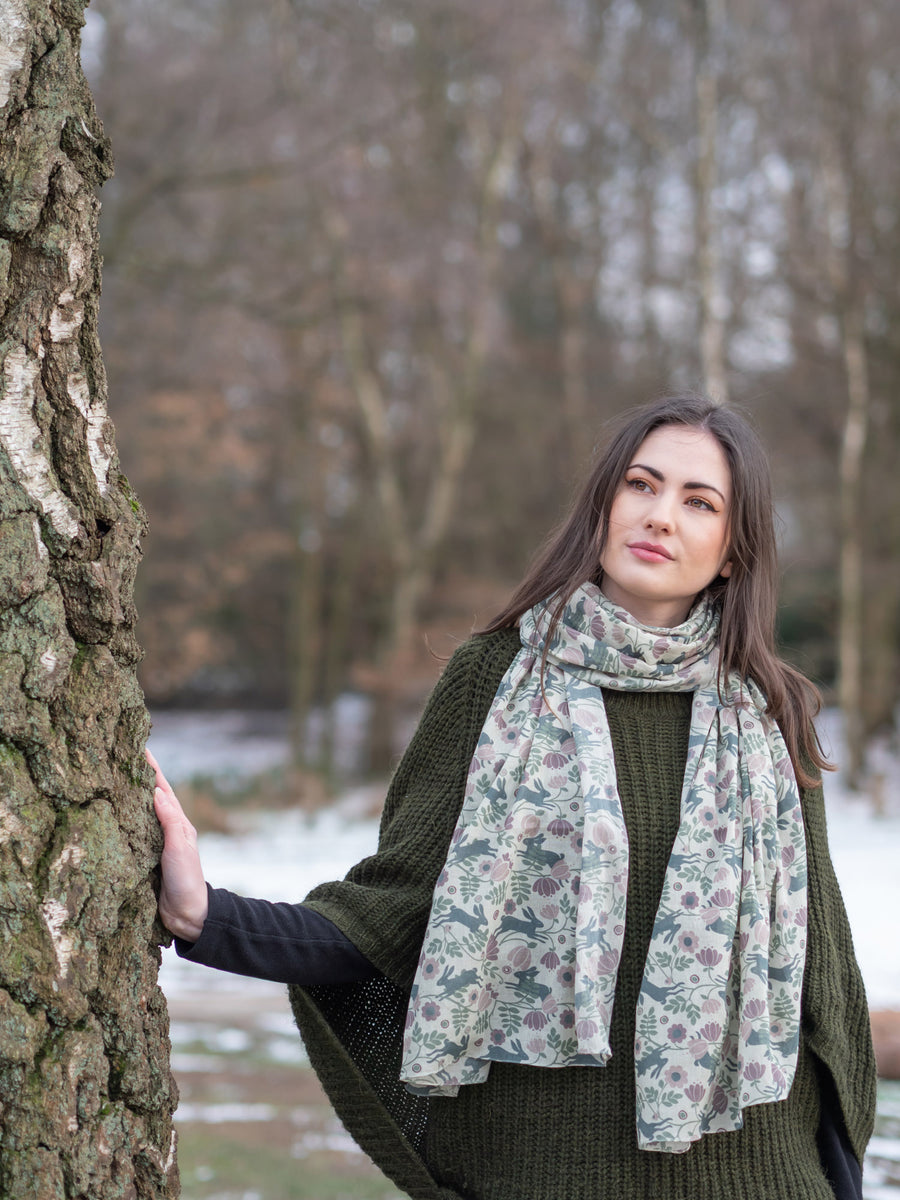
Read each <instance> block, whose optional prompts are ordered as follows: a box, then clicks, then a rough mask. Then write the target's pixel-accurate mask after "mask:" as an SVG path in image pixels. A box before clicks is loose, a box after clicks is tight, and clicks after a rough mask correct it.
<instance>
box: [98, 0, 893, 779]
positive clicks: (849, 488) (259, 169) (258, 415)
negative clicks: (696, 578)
mask: <svg viewBox="0 0 900 1200" xmlns="http://www.w3.org/2000/svg"><path fill="white" fill-rule="evenodd" d="M898 35H900V8H898V6H897V5H896V4H894V3H892V0H867V2H866V3H863V4H860V3H858V0H796V2H794V3H792V4H791V5H786V4H784V3H782V2H781V0H740V2H739V3H734V4H732V5H730V6H729V8H728V10H727V12H726V10H725V9H724V8H723V7H720V0H682V2H681V3H676V4H672V3H669V2H667V3H662V2H659V3H655V2H653V0H648V2H646V3H640V4H638V3H635V2H634V0H606V2H601V0H595V2H593V3H592V2H590V0H517V3H516V4H515V5H513V4H511V3H508V2H506V3H504V2H502V0H452V2H451V0H418V2H417V3H415V4H413V3H412V2H411V0H258V2H257V3H254V4H252V5H248V4H246V3H245V2H243V0H192V3H191V4H189V5H185V4H182V3H175V2H174V0H152V3H151V2H150V0H94V3H92V5H91V7H90V10H89V13H88V24H87V27H86V29H85V31H84V48H83V58H84V63H85V67H86V70H87V72H88V75H89V78H90V81H91V84H92V87H93V90H94V93H95V97H96V101H97V106H98V109H99V111H100V114H101V116H102V119H103V121H104V123H105V126H106V129H107V131H108V133H109V135H110V137H111V138H112V142H113V148H114V152H115V159H116V174H115V177H114V179H112V180H111V181H110V183H109V184H107V185H106V187H104V189H103V196H102V200H103V217H102V239H103V246H102V249H103V255H104V259H105V267H104V295H103V303H102V338H103V345H104V351H105V356H106V363H107V369H108V372H109V378H110V411H111V415H112V418H113V420H114V422H115V425H116V428H117V431H118V440H119V447H120V455H121V460H122V466H123V469H124V471H125V472H126V474H127V475H128V476H129V478H130V480H131V482H132V483H133V485H134V486H135V488H136V490H137V492H138V494H139V495H140V496H141V498H142V500H143V503H144V505H145V507H146V508H147V510H148V512H149V515H150V521H151V532H150V536H149V537H148V539H147V542H146V560H145V563H144V565H143V568H142V570H141V572H140V575H139V580H138V592H139V608H140V611H141V626H140V636H141V639H142V642H143V644H144V646H145V648H146V661H145V663H144V666H143V685H144V688H145V690H146V693H147V698H148V701H149V703H150V705H151V707H152V708H155V709H159V708H162V707H167V708H170V707H178V708H184V707H192V708H194V709H196V708H223V707H230V708H233V707H235V706H238V707H242V708H247V707H264V708H266V709H278V710H282V711H284V712H289V713H290V718H287V717H285V721H286V722H287V726H286V728H287V732H288V734H289V735H290V737H291V739H292V747H293V756H294V758H295V760H296V761H297V762H298V763H300V764H302V765H305V766H307V767H312V768H316V769H323V770H324V771H325V772H326V773H327V772H332V771H333V770H334V767H335V736H334V726H335V714H336V713H337V714H338V720H339V721H340V712H341V709H340V706H339V705H338V706H337V707H336V702H337V701H338V698H339V697H341V696H344V697H346V696H347V695H348V694H350V693H352V694H355V695H359V696H364V697H366V698H367V699H368V706H367V708H366V710H365V711H366V713H369V714H371V718H372V719H371V720H367V722H366V731H365V745H364V746H363V748H362V749H361V751H360V754H359V755H358V756H357V759H356V760H355V761H356V765H357V766H359V767H361V768H364V769H366V770H369V771H372V772H376V773H377V772H378V771H379V770H383V769H384V768H385V766H386V765H387V764H389V762H390V760H391V757H392V755H393V754H395V753H396V750H397V748H398V746H399V745H401V744H402V740H403V737H404V734H405V733H406V732H408V728H409V719H410V714H411V713H414V712H415V711H416V710H417V707H418V706H419V705H420V704H421V700H422V697H423V695H424V694H425V692H426V691H427V689H428V687H429V686H430V684H431V683H432V682H433V680H434V678H435V677H436V674H437V672H438V671H439V670H440V667H441V661H442V658H443V657H446V656H447V655H448V654H449V653H451V652H452V649H453V647H454V645H455V644H456V643H457V641H458V640H459V639H461V638H463V637H465V636H466V635H467V633H468V632H469V631H470V630H471V628H472V627H473V625H477V624H478V623H480V622H485V621H486V620H488V619H489V618H490V617H491V616H492V615H493V614H494V612H496V611H497V610H498V608H499V606H500V604H501V602H502V601H503V600H504V598H505V597H506V595H507V594H508V592H509V589H510V587H511V586H512V585H513V584H514V583H515V582H516V581H517V580H518V578H519V577H520V575H521V573H522V571H523V569H524V567H525V565H526V563H527V562H528V560H529V558H530V557H531V555H532V554H533V552H534V551H535V549H536V547H537V545H538V544H539V543H540V541H541V540H542V539H543V537H544V535H545V534H546V532H547V531H548V530H549V529H550V528H551V527H552V526H553V524H554V523H555V522H556V520H557V519H558V518H559V516H560V515H561V513H562V511H563V509H564V507H565V505H566V503H567V501H568V499H569V497H570V495H571V493H572V489H573V486H574V484H575V483H576V482H577V480H578V479H579V478H580V477H581V475H582V473H583V472H584V470H585V469H586V466H587V464H588V462H589V460H590V457H591V454H592V451H593V449H594V447H595V445H596V443H597V441H598V438H599V437H600V435H601V429H602V425H603V422H604V420H605V419H607V418H608V417H610V416H611V415H613V414H615V413H618V412H620V411H621V410H622V409H624V408H628V407H630V406H632V405H635V404H638V403H641V402H643V401H644V400H646V399H650V398H653V397H656V396H658V395H660V394H664V393H666V392H667V391H671V390H677V389H684V388H700V389H706V390H709V391H711V392H712V393H713V394H714V395H716V396H717V397H718V398H723V399H724V398H726V397H728V398H730V399H731V400H733V401H735V402H737V403H739V404H741V405H743V406H744V407H745V408H746V409H747V410H748V411H749V412H750V414H751V416H752V418H753V420H754V421H755V423H756V424H757V426H758V428H759V429H760V431H761V432H762V434H763V436H764V438H765V440H766V442H767V444H768V445H769V446H770V447H771V450H772V456H773V467H774V473H775V476H776V481H777V489H778V507H779V512H780V516H781V522H782V524H781V535H782V541H783V547H782V564H783V569H784V581H783V595H782V609H781V634H782V638H783V641H784V645H785V649H786V652H787V653H788V655H789V656H790V657H791V658H793V659H794V660H795V661H797V662H798V663H799V664H800V665H801V666H802V668H803V669H804V670H806V671H807V672H808V673H809V674H811V675H812V676H813V677H814V678H816V679H817V680H818V681H820V682H821V683H823V684H824V685H825V687H826V688H827V689H828V694H829V697H830V699H832V700H833V701H835V702H837V700H838V698H839V691H838V690H835V689H836V688H842V689H843V699H844V707H845V712H846V715H847V717H848V718H849V722H850V727H849V730H848V733H849V739H850V744H849V746H848V750H847V756H846V758H847V764H848V766H849V768H850V769H851V774H852V775H853V776H854V778H853V779H852V782H854V783H856V782H859V781H860V780H861V779H862V776H861V774H860V770H861V768H862V765H863V757H862V755H863V747H864V746H865V744H866V743H867V741H868V740H869V739H870V738H871V737H872V736H873V735H876V734H879V733H881V734H884V733H885V732H886V731H888V730H890V729H891V728H892V726H893V714H894V710H895V706H896V701H897V690H898V679H900V674H898V572H900V565H898V564H900V556H898V553H897V551H898V543H900V495H898V489H897V484H896V462H897V446H898V435H900V402H898V399H897V396H898V390H900V389H898V384H900V342H898V338H897V334H896V330H897V328H898V307H900V293H898V283H897V281H898V278H900V223H898V205H900V154H898V153H897V128H898V125H897V122H898V115H900V88H898V80H897V72H896V61H897V50H898V45H900V37H898ZM313 712H314V713H315V715H316V719H315V722H314V723H313V725H312V726H311V725H310V720H309V718H310V714H311V713H313Z"/></svg>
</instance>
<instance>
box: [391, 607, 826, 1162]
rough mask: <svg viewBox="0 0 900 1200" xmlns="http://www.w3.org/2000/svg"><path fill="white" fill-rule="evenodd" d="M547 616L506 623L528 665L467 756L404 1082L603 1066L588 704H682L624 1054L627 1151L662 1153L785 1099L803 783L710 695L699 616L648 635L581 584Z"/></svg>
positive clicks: (623, 886)
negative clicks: (679, 780)
mask: <svg viewBox="0 0 900 1200" xmlns="http://www.w3.org/2000/svg"><path fill="white" fill-rule="evenodd" d="M551 612H552V609H551V602H545V603H543V604H539V605H537V606H536V607H535V608H533V609H532V610H530V611H529V612H528V613H526V614H525V615H524V616H523V617H522V619H521V622H520V633H521V639H522V649H521V650H520V651H519V653H518V655H517V656H516V658H515V659H514V660H513V662H512V664H511V665H510V667H509V669H508V671H507V672H506V675H505V676H504V678H503V680H502V681H501V683H500V687H499V688H498V690H497V694H496V696H495V698H494V702H493V705H492V707H491V710H490V712H489V714H488V717H487V720H486V721H485V724H484V727H483V729H482V732H481V735H480V737H479V740H478V745H477V747H476V750H475V754H474V757H473V759H472V764H471V767H470V769H469V775H468V781H467V785H466V794H465V799H464V802H463V806H462V811H461V813H460V816H459V820H458V822H457V826H456V829H455V831H454V833H453V837H452V840H451V844H450V850H449V853H448V856H447V860H446V863H445V866H444V869H443V871H442V872H441V875H440V877H439V879H438V883H437V887H436V889H435V893H434V899H433V903H432V909H431V915H430V918H429V922H428V929H427V932H426V935H425V939H424V942H423V947H422V954H421V958H420V961H419V966H418V971H417V974H416V979H415V982H414V984H413V988H412V993H411V997H410V1004H409V1011H408V1015H407V1021H406V1030H405V1035H404V1057H403V1065H402V1069H401V1078H402V1080H403V1081H404V1082H405V1083H406V1085H407V1087H408V1088H409V1089H410V1090H411V1091H414V1092H416V1093H421V1094H426V1095H445V1096H446V1095H455V1094H456V1092H457V1091H458V1089H459V1087H460V1086H462V1085H466V1084H474V1083H479V1082H482V1081H483V1080H484V1079H485V1078H486V1077H487V1073H488V1071H489V1069H490V1064H491V1062H492V1061H495V1062H496V1061H503V1062H519V1063H527V1064H530V1065H532V1066H545V1067H561V1066H569V1065H582V1066H591V1065H592V1066H600V1067H602V1066H603V1065H604V1064H605V1063H606V1062H607V1060H608V1058H609V1056H610V1047H609V1029H610V1022H611V1019H612V1009H613V999H614V995H615V988H616V975H617V970H618V965H619V959H620V955H621V949H622V938H623V933H624V928H625V921H626V912H625V900H626V893H627V885H628V834H627V830H626V828H625V821H624V817H623V814H622V806H621V802H620V800H619V795H618V789H617V784H616V774H615V763H614V760H613V751H612V743H611V740H610V732H609V725H608V722H607V718H606V710H605V707H604V704H603V697H602V693H601V691H600V689H601V688H613V689H618V690H625V691H640V690H645V689H663V690H667V691H689V692H692V693H693V704H692V710H691V728H690V737H689V745H688V754H687V762H686V766H685V773H684V785H683V790H682V799H681V824H680V827H679V830H678V833H677V836H676V838H675V842H674V845H673V847H672V852H671V856H670V859H669V865H668V867H667V869H666V876H665V882H664V885H663V890H662V896H661V899H660V904H659V909H658V911H657V914H656V920H655V924H654V930H653V936H652V940H651V943H650V949H649V953H648V955H647V960H646V964H645V969H644V978H643V983H642V986H641V992H640V997H639V1000H638V1005H637V1019H636V1030H637V1035H636V1038H635V1047H634V1051H635V1080H636V1089H637V1092H636V1101H637V1132H638V1143H639V1145H640V1146H641V1147H642V1148H643V1149H645V1150H661V1151H668V1152H672V1153H678V1152H681V1151H684V1150H687V1149H689V1148H690V1145H691V1144H692V1143H693V1142H695V1141H697V1140H698V1139H699V1138H700V1137H702V1136H703V1135H704V1134H707V1133H715V1132H722V1131H727V1130H734V1129H739V1128H740V1127H741V1124H742V1120H743V1118H742V1110H743V1109H744V1108H746V1107H749V1106H750V1105H754V1104H764V1103H770V1102H773V1101H777V1100H781V1099H784V1098H785V1097H786V1096H787V1094H788V1092H789V1090H790V1086H791V1082H792V1080H793V1077H794V1072H795V1070H796V1064H797V1053H798V1047H799V1033H800V994H801V988H802V980H803V969H804V963H805V954H806V903H807V898H806V845H805V840H804V833H803V824H802V817H801V812H800V797H799V792H798V788H797V783H796V779H795V776H794V772H793V768H792V766H791V762H790V757H789V755H788V752H787V749H786V746H785V743H784V739H783V738H782V736H781V733H780V731H779V730H778V728H777V726H776V725H775V723H774V722H773V721H772V720H770V719H769V718H768V717H767V716H766V715H765V711H764V710H765V699H764V697H763V695H762V694H761V692H760V691H759V689H758V688H757V687H756V686H755V685H754V684H753V683H752V682H750V681H748V680H742V679H740V678H739V677H738V676H737V675H732V676H729V677H728V678H727V679H724V680H721V681H720V680H718V679H717V666H718V650H717V636H718V614H717V612H716V610H715V608H714V607H713V605H712V604H710V603H709V602H707V601H705V600H702V601H700V602H699V603H698V604H697V605H696V606H695V607H694V609H693V611H692V612H691V614H690V615H689V616H688V618H687V620H686V621H685V622H684V623H683V624H682V625H679V626H678V627H676V628H674V629H666V630H661V629H652V628H648V627H646V626H642V625H638V624H636V623H635V622H634V621H633V618H632V617H631V616H630V615H629V614H628V613H626V612H625V611H624V610H622V609H620V608H616V607H615V606H614V605H612V604H611V603H610V602H609V601H608V600H607V599H606V598H605V597H604V596H603V595H602V593H601V592H600V591H599V589H598V588H597V587H596V586H595V585H593V584H585V585H583V586H582V587H581V588H579V589H578V590H577V591H576V592H575V593H574V594H573V595H572V597H571V598H570V600H569V601H568V603H567V604H566V607H565V609H564V610H563V613H562V616H561V619H560V621H559V623H558V624H557V625H556V627H555V628H554V629H553V630H552V634H550V627H551ZM548 634H550V636H549V644H547V645H546V659H545V665H544V669H543V673H542V656H543V652H544V648H545V643H547V639H548Z"/></svg>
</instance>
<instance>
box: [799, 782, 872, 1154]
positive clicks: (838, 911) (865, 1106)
mask: <svg viewBox="0 0 900 1200" xmlns="http://www.w3.org/2000/svg"><path fill="white" fill-rule="evenodd" d="M802 802H803V820H804V826H805V830H806V844H807V854H808V856H809V940H808V943H807V957H806V962H807V970H806V975H805V978H804V984H803V991H804V994H803V1027H804V1032H805V1035H806V1040H807V1044H808V1046H809V1048H810V1049H811V1050H812V1051H813V1053H814V1054H815V1055H816V1057H817V1058H819V1059H820V1060H821V1062H823V1063H824V1064H825V1066H826V1067H827V1068H828V1070H829V1071H830V1072H831V1076H832V1078H833V1080H834V1084H835V1088H836V1090H837V1095H838V1098H839V1100H840V1104H841V1110H842V1112H843V1115H844V1122H845V1124H846V1127H847V1133H848V1135H849V1137H850V1141H851V1143H852V1146H853V1152H854V1154H855V1155H856V1157H857V1160H858V1161H859V1162H860V1163H861V1162H862V1160H863V1153H864V1151H865V1148H866V1143H867V1142H868V1140H869V1138H870V1137H871V1134H872V1128H873V1125H874V1121H875V1055H874V1051H873V1049H872V1034H871V1028H870V1025H869V1010H868V1006H867V1003H866V994H865V989H864V987H863V981H862V976H861V974H860V970H859V966H858V965H857V962H856V955H855V954H854V951H853V939H852V937H851V934H850V923H849V921H848V919H847V913H846V910H845V908H844V902H843V899H842V897H841V891H840V888H839V886H838V881H837V877H836V875H835V872H834V866H833V864H832V861H831V855H830V853H829V850H828V832H827V829H826V824H825V803H824V798H823V795H822V788H821V785H820V786H819V787H817V788H810V789H804V790H803V792H802Z"/></svg>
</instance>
